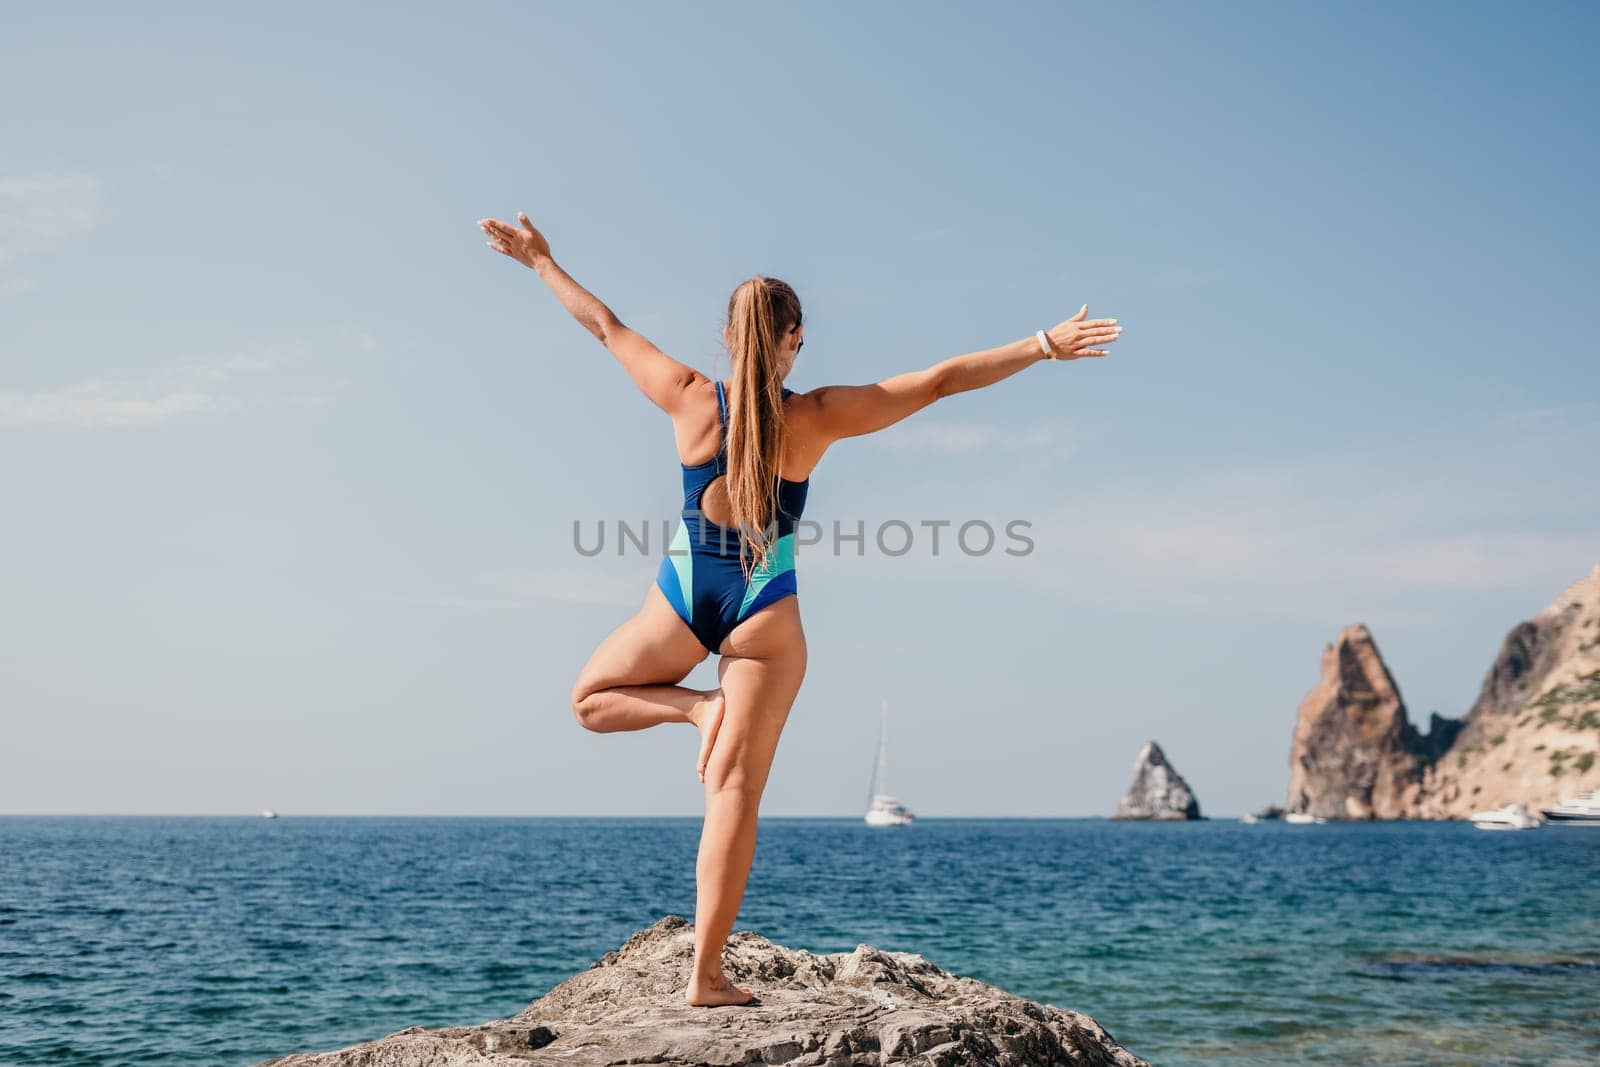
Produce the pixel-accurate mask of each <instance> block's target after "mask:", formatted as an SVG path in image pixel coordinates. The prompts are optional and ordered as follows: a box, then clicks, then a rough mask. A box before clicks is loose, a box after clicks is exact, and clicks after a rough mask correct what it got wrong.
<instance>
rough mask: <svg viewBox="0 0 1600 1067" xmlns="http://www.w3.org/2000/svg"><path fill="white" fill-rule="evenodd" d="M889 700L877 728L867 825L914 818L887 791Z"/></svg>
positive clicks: (899, 823)
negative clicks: (876, 761)
mask: <svg viewBox="0 0 1600 1067" xmlns="http://www.w3.org/2000/svg"><path fill="white" fill-rule="evenodd" d="M888 765H889V702H888V701H887V700H885V701H884V702H883V717H882V722H881V723H880V725H879V728H878V763H877V766H875V767H874V768H873V773H872V799H871V800H870V801H869V802H868V803H867V814H866V820H867V825H868V826H905V825H907V824H908V823H910V822H911V820H912V819H914V818H916V816H915V815H913V814H912V813H911V809H910V808H908V807H906V806H905V805H904V804H902V803H900V801H898V800H896V799H895V798H894V796H893V795H891V794H890V792H889V786H888V774H887V768H888Z"/></svg>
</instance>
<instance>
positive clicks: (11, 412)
mask: <svg viewBox="0 0 1600 1067" xmlns="http://www.w3.org/2000/svg"><path fill="white" fill-rule="evenodd" d="M217 405H218V400H217V398H216V397H214V396H211V395H210V394H207V393H203V392H199V391H196V390H193V389H183V390H177V391H173V392H150V391H147V390H141V389H139V388H138V387H132V388H130V387H129V386H126V385H115V384H111V383H107V382H84V383H83V384H81V385H74V386H69V387H68V388H65V389H57V390H55V391H54V392H45V393H0V426H82V427H102V426H148V425H150V424H152V423H158V422H165V421H166V420H167V419H170V418H174V417H176V416H179V415H189V414H193V413H195V412H199V411H205V410H207V409H208V408H212V407H216V406H217Z"/></svg>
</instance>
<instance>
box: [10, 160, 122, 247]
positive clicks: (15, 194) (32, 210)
mask: <svg viewBox="0 0 1600 1067" xmlns="http://www.w3.org/2000/svg"><path fill="white" fill-rule="evenodd" d="M99 199H100V187H99V183H98V182H97V181H95V179H94V178H93V177H91V176H89V175H87V174H38V175H34V176H32V177H27V178H9V179H6V180H3V181H0V261H3V260H6V259H11V258H14V257H15V256H17V255H18V254H20V253H22V252H25V251H29V250H32V249H35V248H39V247H43V246H45V245H48V244H52V243H54V242H56V241H59V240H64V239H66V238H69V237H74V236H77V235H78V234H81V233H84V232H86V231H88V230H89V229H90V228H91V227H93V225H94V221H95V214H96V210H97V208H98V205H99Z"/></svg>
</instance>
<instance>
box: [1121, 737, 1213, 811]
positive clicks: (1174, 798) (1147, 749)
mask: <svg viewBox="0 0 1600 1067" xmlns="http://www.w3.org/2000/svg"><path fill="white" fill-rule="evenodd" d="M1111 817H1112V818H1113V819H1198V818H1200V801H1199V800H1197V799H1195V795H1194V790H1192V789H1190V788H1189V783H1188V782H1186V781H1184V780H1183V775H1181V774H1179V773H1178V772H1177V771H1176V770H1175V769H1174V768H1173V766H1172V764H1170V763H1168V762H1167V754H1166V753H1165V752H1162V751H1161V746H1160V745H1158V744H1156V743H1155V742H1154V741H1146V742H1145V744H1144V747H1143V748H1141V749H1140V750H1139V757H1138V758H1137V759H1135V760H1134V761H1133V781H1132V782H1131V783H1129V785H1128V791H1127V793H1126V794H1124V795H1123V797H1122V801H1121V803H1119V804H1118V805H1117V810H1116V813H1115V814H1113V815H1112V816H1111Z"/></svg>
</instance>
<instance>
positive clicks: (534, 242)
mask: <svg viewBox="0 0 1600 1067" xmlns="http://www.w3.org/2000/svg"><path fill="white" fill-rule="evenodd" d="M517 221H518V222H520V223H522V226H521V228H518V227H516V226H512V225H509V224H508V223H504V222H501V221H500V220H499V219H479V220H478V228H479V229H481V230H483V232H484V233H486V234H488V235H489V247H490V248H492V249H494V250H495V251H496V252H499V253H501V254H502V255H507V256H510V257H511V258H512V259H514V260H516V261H517V262H518V263H521V264H522V265H523V266H524V267H531V266H533V265H534V264H536V263H537V262H538V261H539V260H541V259H544V258H546V257H547V256H549V255H550V242H549V241H546V240H545V239H544V234H542V233H540V232H539V231H538V230H536V229H534V228H533V223H531V222H529V221H528V216H526V215H524V214H523V213H522V212H520V211H519V212H517Z"/></svg>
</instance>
